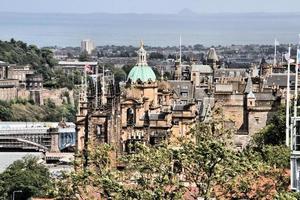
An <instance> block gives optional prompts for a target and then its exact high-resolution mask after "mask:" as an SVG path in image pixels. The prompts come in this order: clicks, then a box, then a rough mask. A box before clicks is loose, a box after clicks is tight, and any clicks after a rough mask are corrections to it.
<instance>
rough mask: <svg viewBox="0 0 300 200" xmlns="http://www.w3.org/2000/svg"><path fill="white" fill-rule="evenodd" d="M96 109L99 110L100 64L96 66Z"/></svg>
mask: <svg viewBox="0 0 300 200" xmlns="http://www.w3.org/2000/svg"><path fill="white" fill-rule="evenodd" d="M95 108H96V109H97V108H98V64H97V65H96V98H95Z"/></svg>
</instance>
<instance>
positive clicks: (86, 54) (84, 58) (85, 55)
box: [78, 51, 90, 62]
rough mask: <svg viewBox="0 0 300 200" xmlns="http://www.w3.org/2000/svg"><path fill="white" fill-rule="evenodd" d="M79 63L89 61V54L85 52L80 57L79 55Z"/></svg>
mask: <svg viewBox="0 0 300 200" xmlns="http://www.w3.org/2000/svg"><path fill="white" fill-rule="evenodd" d="M78 60H79V61H82V62H83V61H89V60H90V57H89V54H88V52H87V51H84V52H82V53H81V54H80V55H79V59H78Z"/></svg>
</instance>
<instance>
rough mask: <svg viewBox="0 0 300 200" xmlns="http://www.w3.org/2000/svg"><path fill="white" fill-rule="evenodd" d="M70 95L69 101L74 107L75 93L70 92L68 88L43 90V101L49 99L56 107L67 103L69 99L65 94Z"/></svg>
mask: <svg viewBox="0 0 300 200" xmlns="http://www.w3.org/2000/svg"><path fill="white" fill-rule="evenodd" d="M65 92H68V93H69V101H70V103H71V104H72V105H74V92H73V90H68V89H67V88H60V89H45V88H44V89H43V90H42V95H41V97H42V99H43V102H45V101H46V100H47V99H50V100H51V101H53V102H54V103H55V104H56V105H62V104H63V102H64V101H65V102H67V101H68V99H67V98H66V97H65V96H64V93H65Z"/></svg>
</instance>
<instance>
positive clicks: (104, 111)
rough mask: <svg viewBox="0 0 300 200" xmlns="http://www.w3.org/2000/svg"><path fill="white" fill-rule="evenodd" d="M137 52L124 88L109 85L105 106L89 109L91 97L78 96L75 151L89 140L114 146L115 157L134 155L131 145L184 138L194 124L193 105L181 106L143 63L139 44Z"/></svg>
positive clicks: (191, 103) (92, 142)
mask: <svg viewBox="0 0 300 200" xmlns="http://www.w3.org/2000/svg"><path fill="white" fill-rule="evenodd" d="M137 53H138V60H137V64H136V65H135V66H134V67H133V68H132V69H131V71H130V73H129V75H128V80H127V84H126V86H125V88H124V89H123V90H122V91H121V93H119V92H118V90H116V89H115V88H116V87H117V85H114V83H113V82H112V83H111V84H110V86H109V87H110V89H108V90H109V91H110V92H109V95H106V98H107V103H106V104H102V105H100V106H99V107H97V108H92V107H93V100H94V94H90V95H87V94H85V93H82V94H81V96H80V98H81V100H80V106H79V110H78V115H77V129H78V137H77V139H78V141H77V147H78V150H82V149H84V148H85V147H86V146H85V144H86V142H87V141H89V143H91V144H97V143H109V144H112V145H114V146H115V149H116V154H115V156H117V155H118V154H123V153H134V152H135V145H133V144H135V143H137V142H141V143H144V144H148V145H156V144H158V143H160V142H161V141H162V140H169V141H174V140H176V139H177V138H178V137H181V136H186V134H187V133H188V132H189V130H190V128H191V127H192V126H193V125H194V124H195V121H196V119H197V115H198V113H199V112H198V110H197V106H196V103H195V102H194V101H187V102H184V103H182V102H181V101H180V96H178V95H177V94H176V92H175V91H174V90H173V88H172V84H170V83H168V82H167V81H163V80H162V81H158V80H157V78H156V76H155V73H154V72H153V70H152V68H151V67H150V66H148V64H147V59H146V57H147V52H146V51H145V49H144V47H143V44H141V47H140V49H139V50H138V52H137ZM88 96H90V98H89V97H88ZM87 129H88V131H87Z"/></svg>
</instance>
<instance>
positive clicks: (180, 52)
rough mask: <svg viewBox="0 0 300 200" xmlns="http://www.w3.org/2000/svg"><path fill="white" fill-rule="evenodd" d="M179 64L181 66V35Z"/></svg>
mask: <svg viewBox="0 0 300 200" xmlns="http://www.w3.org/2000/svg"><path fill="white" fill-rule="evenodd" d="M179 64H180V66H181V35H180V38H179Z"/></svg>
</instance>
